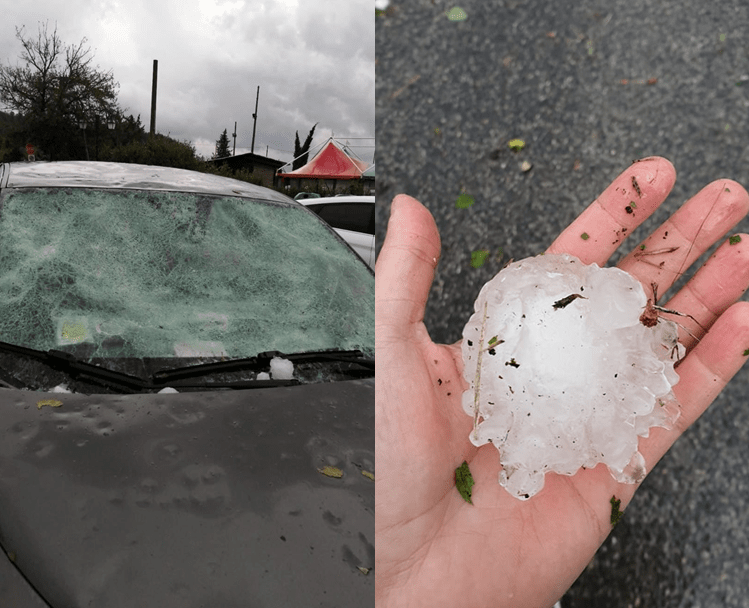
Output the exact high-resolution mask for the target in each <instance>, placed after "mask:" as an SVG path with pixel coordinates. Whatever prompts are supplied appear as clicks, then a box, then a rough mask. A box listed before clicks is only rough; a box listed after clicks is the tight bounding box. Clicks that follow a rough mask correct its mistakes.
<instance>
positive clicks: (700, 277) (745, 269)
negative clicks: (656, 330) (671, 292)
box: [660, 234, 749, 350]
mask: <svg viewBox="0 0 749 608" xmlns="http://www.w3.org/2000/svg"><path fill="white" fill-rule="evenodd" d="M737 237H738V238H737ZM747 289H749V235H746V234H737V235H734V236H733V237H731V238H730V239H727V240H726V241H725V242H724V243H723V244H722V245H721V246H720V247H719V248H718V249H717V250H716V251H715V253H714V254H713V255H712V256H710V258H709V259H708V260H707V261H706V262H705V264H704V265H703V266H702V268H700V269H699V270H698V271H697V273H696V274H695V275H694V276H693V277H692V278H691V279H690V281H689V282H688V283H687V284H686V285H684V287H682V288H681V289H680V290H679V293H677V294H676V295H675V296H674V297H673V298H671V299H670V300H669V301H668V302H667V303H666V304H664V308H667V309H669V310H676V311H678V312H680V313H683V314H684V315H687V316H680V315H671V314H669V313H660V314H661V315H662V316H664V317H665V318H668V319H671V320H674V321H676V322H677V323H678V324H679V326H680V327H679V342H681V343H682V344H683V345H684V346H685V347H686V348H687V350H691V348H692V347H693V346H694V345H695V344H696V343H697V342H698V341H699V340H700V339H702V336H703V335H704V334H705V331H706V330H707V329H709V328H710V327H711V326H712V325H713V323H714V322H715V320H716V319H717V318H718V317H719V316H720V315H722V314H723V313H724V312H725V311H726V309H727V308H728V307H729V306H731V305H732V304H733V303H734V302H736V301H737V300H738V299H739V298H740V297H741V296H742V295H743V293H744V292H745V291H746V290H747Z"/></svg>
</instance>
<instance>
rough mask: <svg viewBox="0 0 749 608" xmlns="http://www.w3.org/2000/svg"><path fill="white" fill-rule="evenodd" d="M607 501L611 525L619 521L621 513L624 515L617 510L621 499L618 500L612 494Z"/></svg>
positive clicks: (622, 513)
mask: <svg viewBox="0 0 749 608" xmlns="http://www.w3.org/2000/svg"><path fill="white" fill-rule="evenodd" d="M609 502H610V503H611V525H612V526H615V525H616V524H618V523H619V520H620V519H621V518H622V515H624V512H623V511H620V510H619V505H621V504H622V501H621V500H618V499H617V498H616V496H612V497H611V500H610V501H609Z"/></svg>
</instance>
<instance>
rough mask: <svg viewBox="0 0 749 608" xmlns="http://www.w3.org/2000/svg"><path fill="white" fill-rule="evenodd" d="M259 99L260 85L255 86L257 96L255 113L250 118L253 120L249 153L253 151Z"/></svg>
mask: <svg viewBox="0 0 749 608" xmlns="http://www.w3.org/2000/svg"><path fill="white" fill-rule="evenodd" d="M258 101H260V85H258V87H257V97H256V98H255V113H254V114H253V115H252V120H253V121H254V122H253V123H252V148H251V149H250V153H251V154H254V153H255V127H257V103H258Z"/></svg>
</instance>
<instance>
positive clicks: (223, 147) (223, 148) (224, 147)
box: [213, 129, 231, 158]
mask: <svg viewBox="0 0 749 608" xmlns="http://www.w3.org/2000/svg"><path fill="white" fill-rule="evenodd" d="M227 156H231V152H230V151H229V135H228V134H227V132H226V129H224V132H223V133H222V134H221V137H219V138H218V141H216V151H215V152H214V153H213V158H226V157H227Z"/></svg>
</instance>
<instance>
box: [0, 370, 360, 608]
mask: <svg viewBox="0 0 749 608" xmlns="http://www.w3.org/2000/svg"><path fill="white" fill-rule="evenodd" d="M0 409H1V410H2V418H1V419H0V432H1V433H2V439H1V440H0V544H2V547H3V549H4V550H5V552H6V554H7V556H8V559H7V560H6V559H4V558H2V557H1V556H0V562H2V565H0V605H3V606H4V605H17V606H25V605H29V606H32V605H40V604H38V603H36V602H33V603H28V604H26V603H21V601H20V599H19V598H21V597H22V596H23V598H26V596H27V595H28V597H31V596H32V595H33V592H32V591H30V590H29V589H26V590H23V589H21V587H22V586H23V585H24V584H25V583H24V582H23V581H22V579H21V578H20V577H18V576H17V575H16V573H15V572H14V571H13V566H12V565H11V564H10V562H11V561H12V562H13V563H14V564H15V567H16V568H17V569H18V571H20V572H21V574H22V575H23V576H24V577H25V578H26V580H27V581H28V584H30V585H31V586H33V587H34V588H35V590H36V593H38V595H39V596H41V597H42V598H43V599H44V600H45V601H46V602H47V603H48V604H49V605H50V606H52V607H55V608H56V607H58V606H66V607H69V608H78V607H82V606H96V607H97V608H109V607H115V606H116V607H120V606H122V607H124V606H127V607H131V606H160V607H163V608H168V607H172V606H173V607H179V608H190V607H195V608H197V607H198V606H222V607H224V608H230V607H234V606H237V607H239V606H241V607H243V608H246V607H253V608H263V607H266V606H301V605H305V606H313V605H314V606H318V605H319V606H372V605H373V604H374V573H373V572H369V569H371V568H372V567H373V566H374V481H373V479H374V477H373V473H374V380H372V379H368V380H358V381H345V382H335V383H321V384H308V385H300V386H289V387H281V388H269V389H255V390H245V391H216V392H200V393H181V394H148V395H82V394H51V393H39V392H30V391H21V390H11V389H0ZM339 473H340V475H341V476H340V477H337V476H336V475H338V474H339ZM4 574H5V575H4ZM6 575H7V576H6ZM11 575H12V577H15V578H13V579H12V580H11V578H9V577H11ZM16 579H17V580H16ZM28 584H26V586H27V587H28ZM11 601H13V602H15V603H11Z"/></svg>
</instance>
